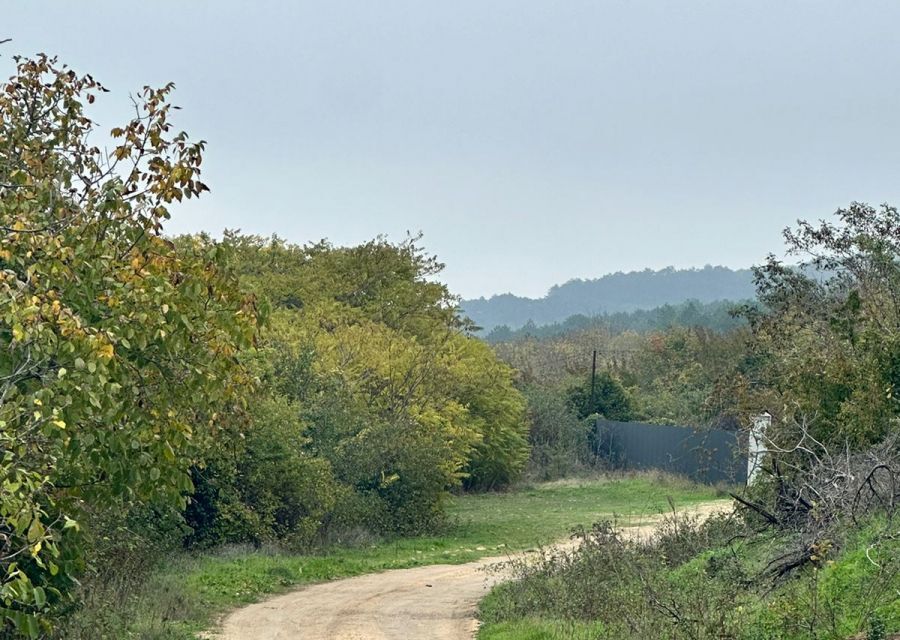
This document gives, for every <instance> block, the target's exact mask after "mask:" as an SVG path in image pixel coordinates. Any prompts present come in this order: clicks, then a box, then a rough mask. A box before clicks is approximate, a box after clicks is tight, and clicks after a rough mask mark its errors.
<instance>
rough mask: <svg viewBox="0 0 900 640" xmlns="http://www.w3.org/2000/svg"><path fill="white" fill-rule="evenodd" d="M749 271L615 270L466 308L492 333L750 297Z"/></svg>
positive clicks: (482, 300) (467, 302) (473, 302)
mask: <svg viewBox="0 0 900 640" xmlns="http://www.w3.org/2000/svg"><path fill="white" fill-rule="evenodd" d="M755 295H756V294H755V290H754V288H753V274H752V272H751V271H750V269H737V270H732V269H729V268H727V267H713V266H706V267H703V268H702V269H674V268H672V267H669V268H667V269H662V270H660V271H652V270H650V269H645V270H644V271H633V272H630V273H621V272H620V273H613V274H609V275H605V276H603V277H602V278H597V279H594V280H580V279H578V280H570V281H569V282H567V283H565V284H562V285H556V286H554V287H552V288H551V289H550V291H548V292H547V295H546V296H544V297H543V298H537V299H535V298H522V297H519V296H515V295H513V294H511V293H505V294H502V295H496V296H491V297H490V298H487V299H485V298H478V299H475V300H464V301H463V302H462V308H463V311H464V312H465V313H466V315H468V316H469V317H470V318H471V319H472V320H473V321H474V322H475V324H477V325H478V326H479V327H482V328H483V329H484V330H485V331H490V330H491V329H493V328H494V327H497V326H500V325H506V326H508V327H509V328H511V329H517V328H519V327H521V326H523V325H524V324H526V323H527V322H528V321H529V320H530V321H532V322H533V323H534V324H536V325H543V324H551V323H554V322H563V321H564V320H566V319H567V318H569V317H570V316H574V315H578V314H580V315H585V316H596V315H600V314H604V313H606V314H613V313H619V312H629V311H635V310H637V309H653V308H655V307H661V306H663V305H666V304H678V303H682V302H685V301H687V300H696V301H697V302H700V303H709V302H716V301H721V300H733V301H739V300H746V299H750V298H753V297H754V296H755Z"/></svg>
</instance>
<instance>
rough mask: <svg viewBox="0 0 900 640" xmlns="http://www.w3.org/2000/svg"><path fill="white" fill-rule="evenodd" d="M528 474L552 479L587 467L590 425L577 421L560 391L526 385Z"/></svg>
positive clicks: (573, 411) (538, 477)
mask: <svg viewBox="0 0 900 640" xmlns="http://www.w3.org/2000/svg"><path fill="white" fill-rule="evenodd" d="M523 393H524V395H525V398H526V400H527V402H528V413H527V419H528V427H529V431H528V440H529V443H530V444H531V456H530V458H529V460H528V475H529V476H530V477H531V478H534V479H536V480H553V479H556V478H562V477H564V476H567V475H571V474H572V473H574V472H576V471H578V470H580V469H582V468H584V467H586V466H587V465H588V464H589V463H590V460H591V455H590V446H589V443H588V434H589V430H590V426H589V425H588V424H587V423H586V422H585V421H583V420H579V418H578V415H577V413H576V412H575V410H574V409H573V408H572V406H571V404H570V403H569V402H568V399H567V397H566V395H565V393H564V392H563V390H562V389H558V388H547V387H540V386H528V387H526V388H525V389H524V391H523Z"/></svg>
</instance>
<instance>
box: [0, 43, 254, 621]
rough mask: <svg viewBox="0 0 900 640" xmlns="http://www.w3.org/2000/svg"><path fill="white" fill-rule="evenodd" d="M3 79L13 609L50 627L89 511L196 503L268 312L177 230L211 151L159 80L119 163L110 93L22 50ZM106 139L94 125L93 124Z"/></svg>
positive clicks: (5, 523) (3, 582)
mask: <svg viewBox="0 0 900 640" xmlns="http://www.w3.org/2000/svg"><path fill="white" fill-rule="evenodd" d="M16 62H17V70H16V74H15V75H14V76H13V77H12V78H11V79H10V80H9V81H8V82H7V83H6V84H4V85H3V86H2V87H0V141H2V147H3V152H2V154H0V228H2V230H3V234H2V236H0V449H2V451H3V455H2V459H0V522H2V525H0V528H2V535H0V602H2V603H3V605H2V608H0V619H2V620H5V621H7V623H8V624H9V625H11V626H12V627H14V628H15V629H17V631H18V633H20V634H23V635H27V636H31V637H37V636H38V635H40V634H41V633H42V631H43V628H44V627H46V626H47V624H48V623H47V621H46V615H47V613H48V612H49V611H50V609H51V607H52V606H53V605H54V604H55V603H56V602H58V601H59V600H60V599H62V598H64V597H65V595H66V592H67V590H68V589H69V588H70V587H71V586H72V584H73V579H74V577H75V575H76V574H77V572H78V571H79V569H80V567H81V566H82V565H83V561H84V549H83V546H82V542H81V537H80V535H79V521H81V520H82V516H83V515H84V513H85V511H86V510H89V509H121V510H122V512H123V513H124V512H125V510H126V509H127V507H128V505H132V504H139V503H148V502H157V503H159V504H168V505H183V504H184V501H185V496H186V495H187V494H189V493H190V492H191V490H192V485H191V480H190V476H189V474H188V469H189V467H190V465H191V463H192V462H193V461H194V456H195V453H196V450H197V449H196V447H197V446H198V445H199V444H200V443H202V442H203V441H204V440H206V439H211V438H215V435H216V433H217V430H218V429H219V428H220V426H221V425H222V421H221V418H220V416H223V415H225V414H227V413H230V410H229V408H231V407H235V408H236V409H237V410H239V409H240V399H241V396H242V393H243V390H244V389H246V388H248V386H249V383H250V382H251V381H250V380H249V379H248V378H247V376H246V375H245V372H244V370H243V369H242V367H240V366H239V363H238V361H237V358H238V355H239V352H240V351H241V350H242V349H244V348H247V347H250V346H251V344H252V341H253V339H254V336H255V333H256V326H257V318H258V311H257V308H256V305H255V301H254V299H253V297H250V296H244V295H243V294H241V293H240V291H239V289H238V287H237V280H236V278H235V277H234V276H233V275H232V274H231V273H230V271H229V270H228V269H227V267H226V266H225V253H226V248H225V247H223V246H221V245H218V244H216V243H213V242H210V241H208V240H201V239H193V240H192V241H191V242H190V243H187V244H186V245H185V246H184V247H183V248H182V249H180V250H179V249H176V247H175V246H174V245H173V244H172V243H171V242H169V241H168V240H166V239H165V238H164V237H163V236H162V235H161V229H162V223H163V221H164V220H165V219H166V218H168V216H169V213H168V209H167V207H168V206H169V205H170V204H171V203H172V202H173V201H180V200H182V199H183V198H191V197H193V196H196V195H198V194H200V193H201V192H202V191H204V190H206V187H205V185H203V183H202V182H200V180H199V176H200V162H201V152H202V150H203V143H202V142H198V143H191V142H189V141H188V138H187V136H186V135H185V134H184V133H173V132H172V125H171V123H170V120H169V116H170V114H171V110H172V106H171V104H169V102H168V96H169V93H170V92H171V90H172V86H171V85H168V86H166V87H164V88H162V89H158V90H157V89H151V88H145V89H144V90H143V91H142V92H141V94H140V99H139V102H138V105H137V112H136V114H135V116H134V118H133V119H132V120H131V121H129V122H128V123H127V124H125V125H124V126H123V127H120V128H116V129H113V130H112V136H113V139H114V140H115V141H116V143H115V145H116V146H115V147H114V148H113V149H112V151H111V152H110V155H109V156H107V154H106V153H104V152H103V151H102V150H100V149H98V148H97V147H95V146H93V145H92V143H91V142H90V141H89V138H90V136H91V134H92V132H93V130H94V128H95V126H94V123H93V122H92V121H91V120H90V118H89V117H88V116H87V115H86V114H85V106H86V105H87V104H90V103H93V102H94V100H95V97H96V96H97V95H99V93H101V92H103V91H105V90H104V89H103V87H102V86H101V85H100V84H99V83H97V82H96V81H95V80H94V79H93V78H91V77H90V76H79V75H77V74H75V73H74V72H73V71H71V70H70V69H68V68H67V67H65V66H64V65H60V64H59V63H58V62H57V61H56V60H55V59H53V58H48V57H46V56H39V57H37V58H35V59H22V58H17V59H16ZM95 135H96V134H95Z"/></svg>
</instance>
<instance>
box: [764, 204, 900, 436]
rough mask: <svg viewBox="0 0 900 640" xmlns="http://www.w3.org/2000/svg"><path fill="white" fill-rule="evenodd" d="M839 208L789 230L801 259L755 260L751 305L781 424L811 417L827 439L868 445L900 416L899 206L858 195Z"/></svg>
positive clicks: (791, 247) (816, 432) (790, 247)
mask: <svg viewBox="0 0 900 640" xmlns="http://www.w3.org/2000/svg"><path fill="white" fill-rule="evenodd" d="M835 217H836V218H837V220H836V221H834V222H831V221H821V222H820V223H818V224H811V223H808V222H802V221H801V222H800V223H798V226H797V227H796V228H795V229H787V230H785V233H784V236H785V241H786V244H787V252H788V255H790V256H793V257H798V258H799V263H798V264H796V265H786V264H784V263H782V262H781V261H779V260H777V259H775V258H774V257H773V256H770V257H769V259H768V261H767V262H766V264H765V265H763V266H761V267H759V268H757V269H756V270H755V276H756V283H757V289H758V292H759V299H760V302H761V303H762V305H763V307H762V308H761V309H748V310H747V311H746V314H747V315H748V317H749V318H750V320H751V323H752V326H753V332H754V339H755V340H754V343H755V349H756V351H757V355H756V357H757V358H758V360H759V362H760V365H761V366H760V372H761V376H762V378H763V381H764V382H765V383H766V384H767V385H768V386H769V387H771V388H772V389H774V390H775V391H777V392H778V394H779V398H780V400H781V403H782V405H783V406H784V411H783V413H785V415H784V416H783V417H784V418H785V420H784V423H790V422H796V423H801V422H806V421H807V420H812V421H813V423H812V424H811V425H810V432H811V434H812V435H813V436H814V437H816V438H817V439H819V440H820V441H821V442H823V443H838V444H839V445H840V446H843V445H844V444H845V443H849V444H851V445H852V446H854V447H862V446H865V445H867V444H871V443H875V442H879V441H880V440H881V439H882V438H883V437H884V436H885V435H886V434H887V433H888V432H889V431H890V430H891V429H892V428H894V427H893V425H894V424H895V420H896V418H897V417H898V415H900V389H898V385H900V298H898V291H900V214H898V211H897V209H896V208H895V207H892V206H889V205H882V206H881V207H878V208H875V207H871V206H869V205H866V204H861V203H852V204H851V205H850V206H849V207H848V208H846V209H839V210H838V211H837V213H836V214H835ZM777 409H780V407H777ZM789 418H796V419H795V420H791V419H789Z"/></svg>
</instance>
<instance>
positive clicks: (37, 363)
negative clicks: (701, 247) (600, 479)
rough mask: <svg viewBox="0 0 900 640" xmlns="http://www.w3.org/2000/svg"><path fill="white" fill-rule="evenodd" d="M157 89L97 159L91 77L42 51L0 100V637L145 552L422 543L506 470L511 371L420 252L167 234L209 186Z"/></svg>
mask: <svg viewBox="0 0 900 640" xmlns="http://www.w3.org/2000/svg"><path fill="white" fill-rule="evenodd" d="M172 89H173V87H172V85H167V86H166V87H164V88H162V89H159V90H157V89H151V88H145V89H144V90H143V91H142V92H141V93H140V95H139V97H138V99H137V100H136V105H135V106H136V113H135V116H134V117H133V118H132V119H131V120H130V121H129V122H127V123H126V124H125V125H124V126H122V127H117V128H115V129H113V130H112V131H111V132H110V140H111V141H112V142H111V144H112V145H113V147H112V148H111V149H110V150H101V149H100V148H99V147H97V146H93V144H92V143H91V142H89V137H91V136H96V135H97V132H96V131H95V129H96V127H95V125H94V123H93V121H92V120H91V119H90V118H89V117H88V115H86V109H87V108H88V106H89V105H91V104H92V103H93V102H94V101H95V100H96V97H97V95H99V94H100V93H102V92H105V89H103V87H102V86H101V85H100V84H99V83H97V82H96V81H95V80H94V79H93V78H91V77H90V76H78V75H77V74H75V73H74V72H72V71H71V70H69V69H68V68H67V67H65V66H63V65H61V64H59V63H58V62H57V61H56V60H55V59H51V58H48V57H44V56H40V57H38V58H36V59H33V60H28V59H18V60H17V71H16V74H15V76H14V77H13V78H11V79H10V81H9V82H8V83H6V84H5V85H3V86H2V87H0V148H2V155H0V230H2V236H0V452H2V457H0V636H3V637H6V636H27V637H39V636H41V635H45V634H47V633H48V632H50V631H51V629H52V627H53V623H54V620H55V619H56V618H58V617H59V616H60V615H61V614H64V613H66V612H68V611H70V610H72V609H73V608H77V606H78V599H79V598H80V597H82V596H84V595H85V594H87V595H89V594H90V592H91V589H92V585H94V584H98V585H99V584H100V583H101V582H103V581H104V580H105V581H107V582H109V581H112V582H113V583H115V581H116V580H117V578H116V576H115V572H113V571H109V570H107V569H108V568H109V567H112V566H116V567H120V568H123V570H124V568H126V567H127V568H128V569H127V570H132V569H133V570H146V569H147V568H148V563H149V560H148V558H152V557H153V553H155V552H159V551H160V550H164V549H166V548H167V546H168V547H171V546H172V545H177V544H180V543H184V544H187V545H210V544H218V543H222V542H242V541H249V542H254V543H257V544H258V543H261V542H264V541H277V542H278V543H279V544H282V545H284V546H287V547H290V548H308V547H309V546H310V545H312V544H316V543H324V542H329V541H334V540H342V539H346V537H347V536H349V535H354V532H358V531H365V532H366V533H367V534H369V535H371V534H372V533H374V534H377V535H396V534H404V533H413V532H419V531H425V530H434V529H435V528H436V527H438V526H440V525H441V524H442V522H443V518H444V510H443V503H444V500H445V497H446V496H447V495H448V492H449V491H450V490H452V489H455V488H460V487H463V486H465V487H466V488H470V489H483V488H495V487H502V486H505V485H508V484H509V483H511V482H513V481H514V480H515V479H516V478H517V477H518V476H519V475H520V473H521V472H522V470H523V468H524V465H525V463H526V460H527V458H528V452H529V445H528V441H527V427H526V423H525V420H524V416H525V402H524V399H523V397H522V395H521V394H520V393H519V392H518V391H517V390H516V389H515V388H514V387H513V384H512V383H513V376H512V370H511V369H510V368H509V367H508V366H507V365H505V364H503V363H501V362H500V361H499V360H498V359H497V358H496V356H495V355H494V353H493V352H492V351H491V349H490V348H489V347H488V346H487V345H486V344H485V343H483V342H481V341H480V340H477V339H475V338H473V337H471V336H470V335H469V328H470V326H469V324H468V323H467V322H466V321H465V320H463V319H462V318H461V316H460V314H459V311H458V309H457V306H456V300H455V299H454V298H453V297H452V296H451V295H450V294H449V292H448V291H447V288H446V287H445V286H444V285H443V284H441V283H440V282H438V281H437V280H436V279H435V278H436V276H437V275H438V273H439V272H440V270H441V268H442V265H440V264H439V263H438V262H437V261H436V260H435V259H434V258H433V257H431V256H428V255H427V254H425V253H424V252H423V251H422V250H421V249H420V248H419V246H418V245H417V244H416V239H410V240H408V241H406V242H403V243H400V244H391V243H389V242H387V241H385V240H383V239H376V240H374V241H372V242H369V243H366V244H364V245H361V246H358V247H351V248H337V247H334V246H331V245H329V244H327V243H319V244H314V245H309V246H303V247H301V246H295V245H289V244H286V243H284V242H282V241H280V240H278V239H276V238H273V239H261V238H255V237H244V236H239V235H236V234H228V233H226V236H225V238H224V240H222V241H215V240H213V239H212V238H210V237H208V236H206V235H197V236H186V237H181V238H176V239H174V240H172V239H168V238H166V237H165V236H164V235H163V233H162V226H163V223H164V221H165V220H166V219H168V217H169V210H168V207H169V206H170V205H171V204H172V203H173V202H178V201H181V200H182V199H184V198H191V197H194V196H197V195H199V194H200V193H201V192H203V191H205V190H206V189H207V188H206V186H205V185H204V184H203V183H202V182H200V180H199V176H200V165H201V161H202V151H203V148H204V144H203V143H202V142H197V143H192V142H189V141H188V137H187V135H186V134H184V133H175V132H174V131H173V130H172V125H171V124H170V116H171V114H172V113H173V109H174V108H175V107H173V106H172V105H171V104H170V102H169V94H170V93H171V91H172ZM270 311H271V313H270ZM101 586H102V585H101ZM108 591H109V589H107V592H108Z"/></svg>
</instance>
